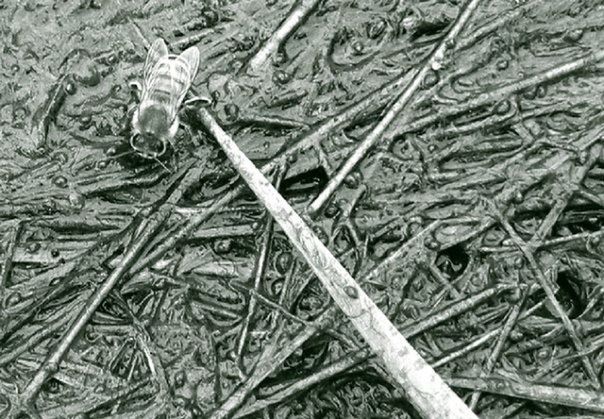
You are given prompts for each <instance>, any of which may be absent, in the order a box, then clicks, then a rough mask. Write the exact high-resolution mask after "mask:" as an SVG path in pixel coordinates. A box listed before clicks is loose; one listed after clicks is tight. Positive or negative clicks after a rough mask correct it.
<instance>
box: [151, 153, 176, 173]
mask: <svg viewBox="0 0 604 419" xmlns="http://www.w3.org/2000/svg"><path fill="white" fill-rule="evenodd" d="M153 160H155V161H156V162H158V163H159V165H160V166H161V167H163V168H164V169H166V172H168V173H170V174H172V170H170V169H168V166H166V165H165V164H163V163H162V162H161V160H160V159H158V158H157V156H153Z"/></svg>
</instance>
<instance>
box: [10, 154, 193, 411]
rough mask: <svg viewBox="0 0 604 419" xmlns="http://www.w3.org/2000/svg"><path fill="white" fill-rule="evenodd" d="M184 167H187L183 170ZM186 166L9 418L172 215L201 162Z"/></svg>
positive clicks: (27, 401)
mask: <svg viewBox="0 0 604 419" xmlns="http://www.w3.org/2000/svg"><path fill="white" fill-rule="evenodd" d="M186 169H187V168H185V169H183V170H186ZM188 169H189V170H188V171H187V172H186V175H185V177H184V179H183V180H182V181H181V183H180V185H179V186H178V187H177V188H176V189H175V190H174V192H172V194H171V195H170V196H169V197H168V199H167V200H166V202H165V203H164V204H163V205H162V206H161V207H160V208H159V209H158V210H157V212H156V213H155V214H153V215H152V216H151V217H150V219H149V220H148V223H147V226H146V229H145V231H143V232H142V233H141V234H139V235H138V237H137V238H136V241H135V242H134V243H133V244H132V245H131V246H130V248H129V249H128V251H127V252H126V253H125V254H124V256H123V258H122V259H121V260H120V262H119V264H118V265H117V266H116V268H115V269H114V270H113V272H111V274H110V275H109V276H108V277H107V278H106V279H105V281H104V282H103V283H102V284H101V286H100V287H98V288H97V289H96V290H95V291H94V293H92V294H91V296H90V297H89V298H88V300H87V302H86V304H85V305H84V306H83V308H82V309H81V311H80V312H79V313H78V315H77V317H76V318H75V320H74V321H73V323H72V324H71V326H70V327H69V329H68V330H67V332H66V333H65V334H64V335H63V337H62V338H61V340H60V341H59V342H58V344H57V345H56V346H55V348H54V350H53V351H52V352H51V353H50V354H49V355H48V356H47V358H46V359H45V361H44V363H43V364H42V367H41V368H40V369H39V370H38V371H37V372H36V374H35V375H34V377H33V378H32V379H31V380H30V382H29V383H28V385H27V386H26V387H25V389H24V390H23V392H22V394H21V397H20V402H19V403H18V405H16V406H11V414H9V417H16V416H17V415H18V412H19V409H23V408H28V406H30V405H31V403H32V401H33V399H34V397H35V396H36V395H37V394H38V392H39V391H40V388H41V387H42V385H43V384H44V382H45V381H46V380H47V379H48V378H49V377H50V376H51V375H52V374H53V373H54V372H55V371H56V370H57V369H58V368H59V364H60V363H61V360H62V359H63V356H64V355H65V353H66V352H67V351H68V350H69V348H70V347H71V345H72V344H73V342H74V341H75V339H76V337H77V336H78V335H79V333H80V332H81V330H82V329H83V328H84V326H86V324H87V323H88V321H89V320H90V318H91V317H92V315H93V314H94V312H95V311H96V309H97V308H98V307H99V306H100V304H101V303H102V302H103V300H104V299H105V297H107V295H109V293H110V292H111V290H112V289H113V287H114V286H115V284H116V283H117V282H118V281H119V280H120V279H121V277H122V276H123V275H124V274H125V273H127V272H128V269H129V268H130V267H131V266H132V264H133V263H134V260H135V259H136V257H137V256H138V255H139V254H140V252H141V251H142V250H143V249H144V247H145V246H146V244H147V243H148V242H149V241H150V240H151V238H152V237H153V236H154V235H155V234H156V233H157V230H158V229H159V228H160V227H161V226H162V225H163V223H164V222H165V221H166V220H167V219H168V217H169V216H170V215H171V214H172V211H173V209H174V205H175V204H176V203H177V202H178V201H179V200H180V199H181V197H182V196H183V194H184V193H185V192H186V190H187V189H188V188H189V187H190V186H191V185H193V184H194V183H196V182H197V181H198V179H200V178H201V177H202V176H203V173H204V167H203V164H200V165H198V166H196V167H194V168H190V167H189V168H188Z"/></svg>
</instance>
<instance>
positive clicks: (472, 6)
mask: <svg viewBox="0 0 604 419" xmlns="http://www.w3.org/2000/svg"><path fill="white" fill-rule="evenodd" d="M479 2H480V0H470V1H469V2H468V3H467V4H466V5H465V6H464V7H463V9H462V11H461V13H460V14H459V17H458V18H457V20H456V21H455V24H454V25H453V27H452V28H451V30H450V31H449V33H447V35H446V36H445V37H444V38H443V40H442V41H441V43H440V44H439V45H438V47H436V49H435V50H434V52H433V53H432V54H431V55H430V58H428V59H427V60H426V62H425V63H424V65H422V66H421V67H420V68H419V70H417V73H415V76H413V79H412V80H411V82H410V83H409V85H408V86H407V88H406V89H405V90H404V91H403V92H402V93H401V95H400V96H399V97H398V98H397V99H396V101H395V102H394V104H393V105H392V106H391V107H390V109H388V112H386V114H385V115H384V117H383V118H382V119H381V120H380V122H378V124H377V125H376V126H375V127H374V128H373V129H372V130H371V132H370V133H369V135H367V137H365V139H364V140H363V141H362V142H361V144H359V146H358V147H357V148H356V149H355V150H354V152H353V153H352V154H351V155H350V157H348V159H346V161H345V162H344V164H343V165H342V167H340V169H339V170H338V172H337V173H336V174H335V175H334V176H333V177H332V178H331V179H330V180H329V182H328V183H327V186H326V187H325V189H323V191H321V193H320V194H319V196H318V197H317V198H316V199H315V200H314V201H313V202H312V203H311V204H310V205H309V206H308V213H309V214H313V213H315V212H317V211H318V210H319V209H321V207H322V206H323V205H324V204H325V202H327V200H328V199H329V198H330V197H331V195H333V193H334V192H335V191H336V189H337V188H338V187H339V186H340V184H341V183H342V182H343V181H344V179H345V178H346V176H347V175H348V174H349V173H350V172H351V171H352V170H353V169H354V167H355V166H356V165H357V164H358V163H359V162H360V161H361V159H363V157H365V154H367V152H368V151H369V150H370V149H371V148H373V147H374V146H375V145H376V144H377V143H378V142H379V141H380V139H381V138H382V134H384V132H385V131H386V129H387V128H388V126H389V125H390V124H391V123H392V121H394V119H395V118H396V117H397V115H398V114H399V113H400V112H401V111H402V110H403V109H404V108H405V106H406V105H407V103H409V101H410V100H411V98H412V97H413V95H414V94H415V92H416V91H417V90H418V89H419V87H420V86H421V84H422V82H423V81H424V78H425V77H426V75H427V74H428V72H429V71H431V69H432V68H434V69H438V68H439V67H440V66H442V65H443V60H444V59H445V53H446V51H447V49H449V50H452V49H453V48H454V45H455V44H454V43H455V41H456V38H457V36H458V35H459V33H460V32H461V30H462V29H463V27H464V25H465V24H466V22H467V21H468V20H469V19H470V16H472V14H473V13H474V11H475V10H476V8H477V7H478V3H479Z"/></svg>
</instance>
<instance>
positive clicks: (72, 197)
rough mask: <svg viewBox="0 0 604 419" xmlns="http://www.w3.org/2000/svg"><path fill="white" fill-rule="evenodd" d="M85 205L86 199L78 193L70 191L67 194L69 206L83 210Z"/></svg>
mask: <svg viewBox="0 0 604 419" xmlns="http://www.w3.org/2000/svg"><path fill="white" fill-rule="evenodd" d="M85 203H86V198H84V195H82V194H81V193H79V192H76V191H71V192H70V193H69V204H70V205H71V206H73V207H75V208H83V207H84V204H85Z"/></svg>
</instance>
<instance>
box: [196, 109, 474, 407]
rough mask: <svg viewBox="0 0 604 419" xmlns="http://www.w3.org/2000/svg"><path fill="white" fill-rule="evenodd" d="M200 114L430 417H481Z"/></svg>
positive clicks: (206, 114)
mask: <svg viewBox="0 0 604 419" xmlns="http://www.w3.org/2000/svg"><path fill="white" fill-rule="evenodd" d="M198 114H199V116H200V118H201V122H202V123H203V125H204V127H205V128H206V129H207V130H208V131H209V132H210V133H211V134H212V135H213V136H214V138H215V139H216V140H217V141H218V143H219V144H220V146H221V147H222V149H223V151H224V152H225V154H226V155H227V157H228V158H229V160H231V162H232V163H233V165H234V166H235V168H236V169H237V171H238V172H239V174H240V175H241V177H242V178H243V179H244V180H245V182H246V183H247V184H248V186H249V187H250V188H251V189H252V191H253V192H254V193H255V194H256V196H257V197H258V199H259V200H260V201H261V202H262V204H263V205H264V206H265V207H266V209H267V210H268V211H269V212H270V213H271V215H272V216H273V217H274V219H275V221H277V223H278V224H279V225H280V226H281V228H282V229H283V231H284V232H285V234H286V235H287V236H288V238H289V239H290V241H291V242H292V244H293V245H294V246H295V247H296V249H297V250H298V251H299V252H300V253H301V254H302V256H303V257H304V259H305V260H306V262H307V263H308V264H309V266H310V267H311V269H312V270H313V272H314V273H315V275H317V277H318V278H319V279H320V281H321V283H322V284H323V285H324V286H325V288H326V289H327V291H328V292H329V294H330V295H331V297H332V298H333V299H334V301H335V303H336V304H337V305H338V307H339V308H340V309H341V310H342V312H344V314H346V316H347V317H348V318H349V319H350V321H351V322H352V324H353V325H354V326H355V328H356V329H357V330H358V331H359V333H360V334H361V335H362V336H363V337H364V338H365V340H366V342H367V343H368V344H369V346H370V347H371V348H372V350H373V351H374V353H375V354H376V355H377V356H378V357H379V358H380V359H381V361H382V362H383V364H384V365H385V367H386V369H387V370H388V372H389V374H391V376H392V379H393V380H395V381H396V382H397V383H398V384H399V385H400V386H401V388H402V389H403V391H404V392H405V394H407V395H408V397H409V399H410V401H411V403H412V404H413V405H414V406H415V407H416V408H417V409H418V411H419V412H420V413H422V414H423V415H424V416H425V417H427V418H472V417H475V415H474V414H473V413H472V411H471V410H470V409H468V407H467V406H466V405H465V404H464V403H463V402H462V401H461V399H460V398H459V397H458V396H457V395H456V394H455V393H453V392H452V391H451V389H449V388H448V387H447V386H446V385H445V384H444V382H443V381H442V380H441V378H440V377H439V376H438V375H437V374H436V373H435V372H434V370H433V369H432V368H430V366H429V365H428V364H427V363H426V362H425V361H424V360H423V359H422V358H421V357H420V356H419V354H418V353H417V352H416V351H415V350H414V349H413V347H412V346H411V345H410V344H409V342H407V340H406V339H405V338H404V337H403V335H402V334H401V333H400V332H399V331H398V330H397V329H396V328H395V327H394V325H393V324H392V323H391V322H390V320H389V319H388V318H387V317H386V316H385V315H384V313H382V311H381V310H380V309H379V308H378V307H377V306H376V305H375V303H374V302H373V301H371V299H370V298H369V297H368V296H367V294H365V292H364V291H363V290H362V289H361V288H360V287H359V285H358V284H357V283H356V281H355V280H354V279H353V278H352V277H351V276H350V274H349V273H348V271H347V270H346V269H345V268H344V267H343V266H342V265H341V264H340V262H338V260H337V259H336V258H335V257H334V256H333V255H332V253H331V252H330V251H329V249H327V247H325V245H324V244H323V243H322V242H321V241H320V240H319V238H318V237H317V236H316V235H315V233H314V232H313V230H312V229H311V228H309V227H308V226H307V225H306V223H305V222H304V221H303V220H302V218H301V217H300V216H299V215H298V214H297V213H296V212H295V211H294V210H293V208H292V207H291V206H290V205H289V204H288V203H287V201H286V200H285V199H284V198H283V197H282V196H281V195H280V194H279V192H278V191H277V190H276V189H275V188H274V187H273V186H272V185H271V183H270V182H269V181H268V180H267V179H266V178H265V177H264V175H263V174H262V173H261V172H260V170H258V168H256V166H254V164H253V163H252V162H251V161H250V160H249V159H248V158H247V156H245V154H243V152H241V150H239V148H238V147H237V145H236V144H235V143H234V142H233V140H232V139H231V137H230V136H229V135H228V134H227V133H226V132H224V131H223V130H222V128H221V127H220V126H219V125H218V123H217V122H216V120H215V119H214V117H213V116H212V115H211V114H210V113H209V112H208V111H207V110H205V109H200V110H199V111H198Z"/></svg>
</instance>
